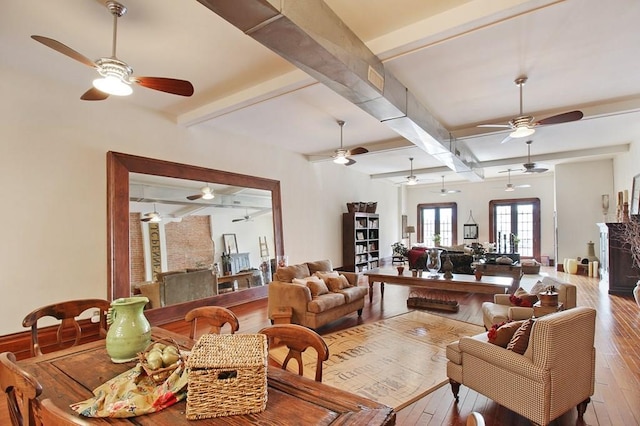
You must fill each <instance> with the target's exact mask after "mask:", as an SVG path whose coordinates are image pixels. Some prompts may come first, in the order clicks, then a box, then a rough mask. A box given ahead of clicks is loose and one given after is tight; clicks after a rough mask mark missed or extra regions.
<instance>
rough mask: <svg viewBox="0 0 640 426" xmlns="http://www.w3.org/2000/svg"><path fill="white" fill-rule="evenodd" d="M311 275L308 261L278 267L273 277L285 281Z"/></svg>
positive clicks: (288, 281)
mask: <svg viewBox="0 0 640 426" xmlns="http://www.w3.org/2000/svg"><path fill="white" fill-rule="evenodd" d="M309 275H311V273H310V272H309V267H308V266H307V264H306V263H302V264H300V265H291V266H285V267H284V268H278V270H277V271H276V273H275V274H274V275H273V279H274V280H276V281H282V282H283V283H290V282H293V279H294V278H304V277H308V276H309Z"/></svg>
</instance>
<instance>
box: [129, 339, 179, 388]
mask: <svg viewBox="0 0 640 426" xmlns="http://www.w3.org/2000/svg"><path fill="white" fill-rule="evenodd" d="M156 343H162V344H165V345H168V346H175V347H176V349H178V361H177V362H175V363H173V364H172V365H170V366H168V367H164V368H157V369H155V370H153V369H151V368H150V367H149V364H147V355H148V354H149V351H150V350H151V348H153V345H155V344H156ZM138 359H139V360H140V364H141V365H142V368H143V369H144V371H145V372H146V373H147V375H148V376H149V377H151V379H152V380H153V381H154V382H156V383H163V382H164V381H165V380H167V379H168V378H169V376H170V375H171V373H173V372H174V371H175V370H176V368H178V366H180V365H181V364H183V363H184V358H183V357H182V354H181V353H180V346H178V344H177V343H176V341H175V340H173V339H171V340H167V339H160V340H156V341H155V342H151V344H150V345H149V346H147V347H146V349H145V350H144V352H140V353H139V354H138Z"/></svg>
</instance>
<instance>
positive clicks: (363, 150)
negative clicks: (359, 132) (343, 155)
mask: <svg viewBox="0 0 640 426" xmlns="http://www.w3.org/2000/svg"><path fill="white" fill-rule="evenodd" d="M367 152H369V150H368V149H367V148H363V147H361V146H359V147H357V148H353V149H350V150H349V151H348V152H347V155H358V154H366V153H367Z"/></svg>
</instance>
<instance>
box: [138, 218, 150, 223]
mask: <svg viewBox="0 0 640 426" xmlns="http://www.w3.org/2000/svg"><path fill="white" fill-rule="evenodd" d="M150 220H151V217H143V218H142V219H140V222H149V221H150Z"/></svg>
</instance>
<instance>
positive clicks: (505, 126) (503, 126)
mask: <svg viewBox="0 0 640 426" xmlns="http://www.w3.org/2000/svg"><path fill="white" fill-rule="evenodd" d="M476 127H499V128H501V129H508V128H510V127H511V126H510V125H508V124H479V125H477V126H476Z"/></svg>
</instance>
